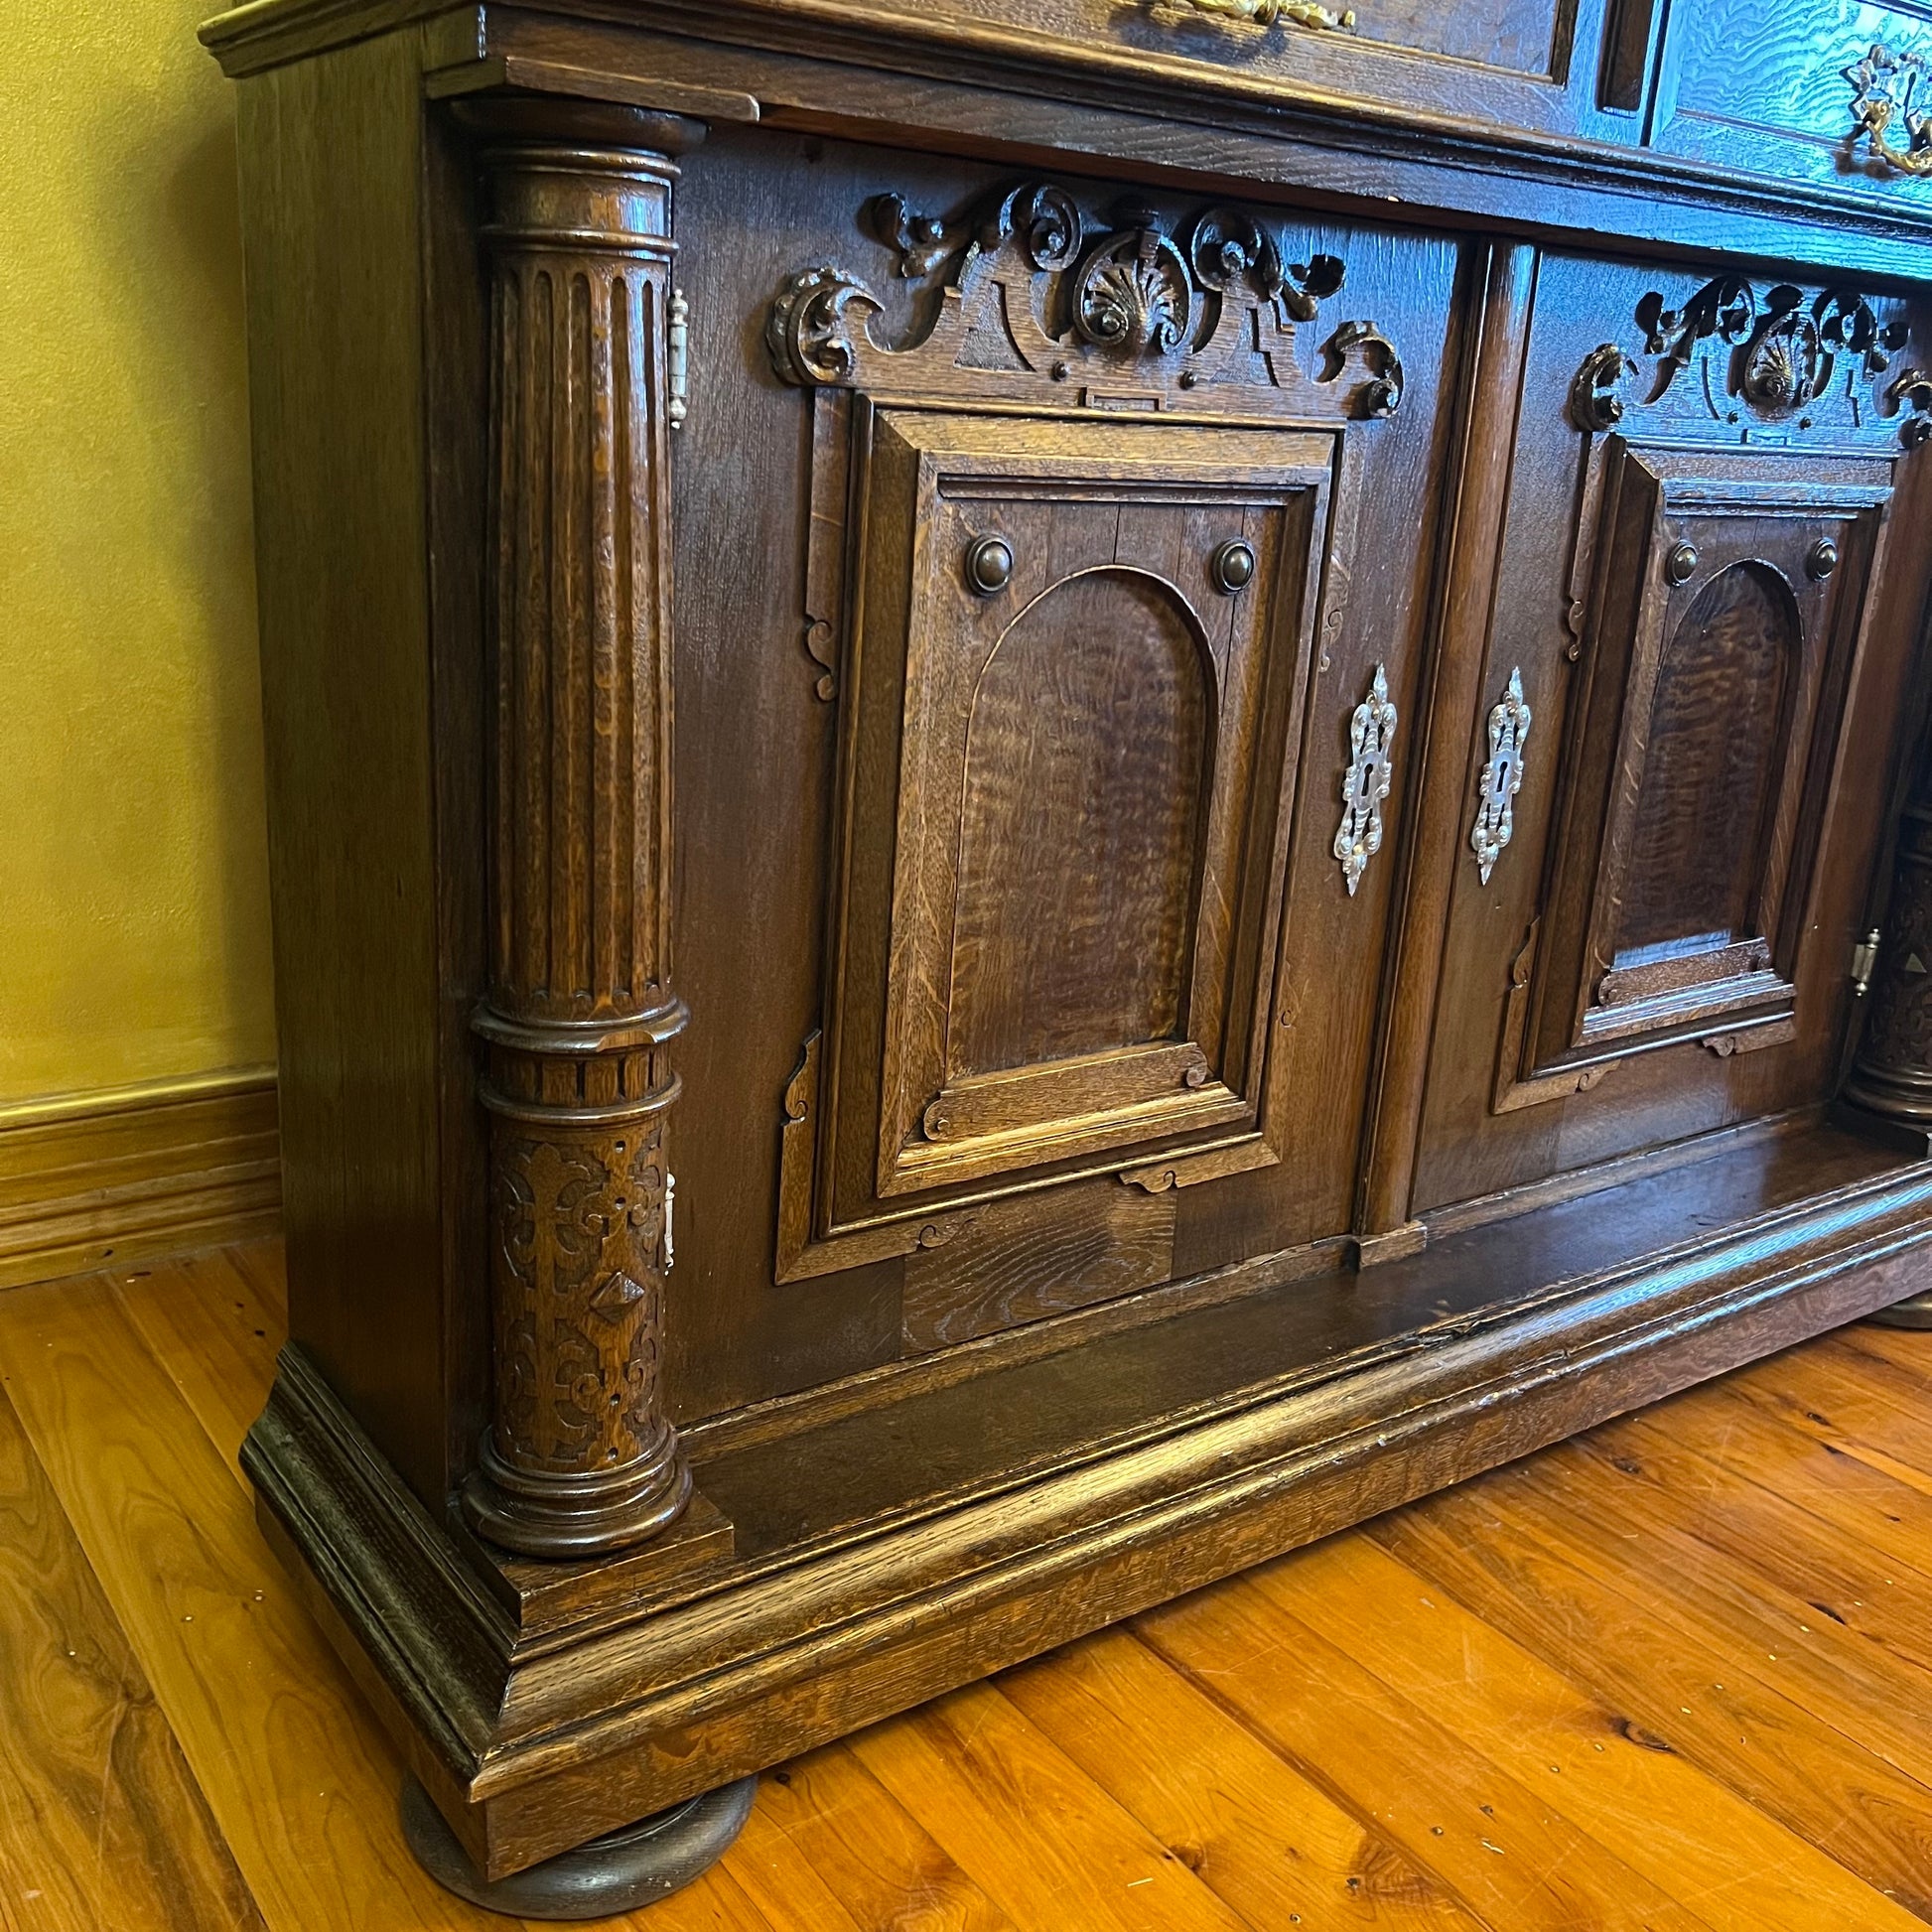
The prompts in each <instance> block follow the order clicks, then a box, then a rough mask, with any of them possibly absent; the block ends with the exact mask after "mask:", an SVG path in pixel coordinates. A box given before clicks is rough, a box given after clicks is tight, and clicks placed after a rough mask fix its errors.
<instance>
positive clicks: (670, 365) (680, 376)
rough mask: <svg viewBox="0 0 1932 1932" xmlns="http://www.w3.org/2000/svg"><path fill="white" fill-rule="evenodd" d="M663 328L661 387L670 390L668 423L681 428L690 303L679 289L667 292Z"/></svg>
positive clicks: (687, 391) (687, 395) (687, 392)
mask: <svg viewBox="0 0 1932 1932" xmlns="http://www.w3.org/2000/svg"><path fill="white" fill-rule="evenodd" d="M668 321H669V327H668V328H667V330H666V331H665V358H664V360H665V386H666V387H667V388H668V390H669V391H670V410H669V415H670V423H671V427H672V428H673V429H682V428H683V427H684V411H685V407H686V405H687V404H688V403H689V402H690V400H691V305H690V303H688V302H687V301H686V300H685V299H684V291H683V290H682V289H673V290H672V291H671V305H670V310H669V315H668Z"/></svg>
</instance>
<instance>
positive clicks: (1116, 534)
mask: <svg viewBox="0 0 1932 1932" xmlns="http://www.w3.org/2000/svg"><path fill="white" fill-rule="evenodd" d="M867 428H868V431H869V433H868V435H867V438H866V441H867V445H868V449H867V457H866V462H865V465H864V469H863V476H862V481H861V484H860V487H861V489H862V491H863V497H864V503H865V508H864V512H863V520H864V527H865V532H866V537H865V555H864V568H863V571H862V575H861V580H860V593H859V600H858V608H859V618H858V625H857V631H856V635H855V638H854V650H853V674H852V676H851V677H850V679H849V682H848V688H847V702H848V703H849V705H850V706H851V718H852V729H851V738H850V741H849V743H848V747H847V770H848V774H849V778H850V785H851V789H850V793H849V798H848V805H847V814H848V816H847V827H846V840H845V851H846V858H845V866H846V872H845V893H844V896H843V900H842V904H841V906H840V922H841V929H840V937H839V958H840V970H839V973H838V978H837V982H836V984H835V987H834V999H833V1002H832V1009H831V1013H830V1016H829V1017H830V1025H829V1026H828V1029H827V1035H828V1040H829V1048H828V1061H829V1064H828V1067H827V1076H828V1077H827V1080H826V1091H827V1094H828V1098H829V1100H830V1103H831V1104H830V1117H829V1120H828V1124H827V1133H828V1136H829V1143H830V1146H831V1148H832V1149H833V1150H834V1153H833V1160H832V1164H831V1172H830V1175H829V1178H830V1181H831V1191H830V1199H829V1203H828V1205H829V1208H830V1213H831V1218H832V1221H833V1222H834V1223H837V1222H840V1221H851V1220H855V1219H863V1218H864V1217H866V1216H867V1215H869V1214H871V1213H874V1212H875V1211H877V1209H878V1208H879V1207H880V1206H881V1204H882V1203H884V1202H887V1201H889V1200H891V1199H892V1198H893V1197H895V1196H900V1195H916V1194H927V1193H930V1192H931V1191H932V1190H934V1189H937V1188H942V1187H946V1186H948V1185H949V1184H952V1183H959V1182H969V1181H988V1180H994V1179H999V1178H1004V1179H1006V1180H1007V1181H1008V1182H1009V1183H1011V1182H1012V1181H1015V1180H1019V1179H1023V1178H1025V1177H1026V1176H1028V1175H1030V1174H1033V1173H1035V1172H1036V1171H1039V1170H1042V1169H1044V1170H1048V1171H1059V1172H1064V1170H1065V1168H1066V1164H1068V1163H1070V1162H1073V1161H1076V1160H1083V1161H1084V1162H1085V1164H1086V1167H1087V1168H1088V1169H1089V1170H1092V1169H1093V1168H1094V1166H1095V1158H1096V1157H1097V1158H1099V1166H1100V1168H1101V1169H1113V1170H1119V1169H1122V1168H1128V1167H1131V1166H1133V1165H1134V1164H1136V1163H1144V1162H1146V1161H1147V1160H1149V1159H1150V1158H1151V1157H1153V1156H1155V1155H1158V1154H1164V1153H1172V1152H1174V1151H1176V1150H1186V1151H1188V1152H1189V1153H1193V1154H1196V1155H1198V1154H1199V1153H1200V1152H1201V1151H1202V1150H1203V1149H1204V1148H1205V1147H1206V1146H1207V1145H1208V1144H1209V1143H1211V1145H1212V1150H1213V1152H1214V1154H1215V1155H1216V1157H1217V1158H1218V1160H1219V1161H1220V1162H1221V1164H1222V1165H1223V1166H1224V1167H1225V1166H1229V1165H1238V1164H1245V1165H1250V1166H1252V1165H1263V1164H1267V1163H1269V1162H1272V1161H1273V1160H1274V1159H1276V1158H1277V1154H1276V1149H1275V1147H1274V1145H1273V1143H1272V1142H1271V1139H1270V1136H1269V1132H1268V1122H1267V1120H1266V1119H1265V1118H1264V1109H1263V1093H1262V1072H1263V1068H1264V1065H1265V1058H1266V1035H1265V1029H1266V1026H1267V1023H1268V1017H1269V1014H1270V1011H1271V1009H1272V1007H1273V1003H1274V983H1275V975H1276V968H1277V961H1278V955H1279V942H1280V926H1281V910H1282V878H1281V872H1282V867H1281V861H1282V856H1283V854H1284V852H1285V850H1286V842H1287V835H1288V813H1289V809H1290V803H1291V798H1292V793H1293V786H1294V780H1295V773H1296V767H1297V763H1298V759H1299V752H1300V738H1301V723H1302V716H1303V711H1304V707H1305V705H1306V703H1307V698H1308V692H1309V685H1310V680H1311V668H1312V664H1313V637H1314V623H1315V616H1316V610H1317V604H1318V599H1319V593H1320V586H1321V571H1322V560H1323V557H1324V556H1325V554H1326V553H1327V551H1328V548H1329V546H1330V541H1331V534H1332V530H1331V525H1332V521H1333V513H1334V512H1333V500H1332V499H1333V494H1334V491H1333V464H1334V459H1335V441H1334V438H1333V437H1332V436H1323V435H1316V434H1308V433H1297V432H1294V431H1275V430H1238V429H1203V428H1190V427H1181V426H1169V425H1159V426H1153V425H1146V424H1141V423H1133V422H1126V423H1107V422H1067V421H1052V420H1045V421H1041V420H1037V419H1030V418H1026V417H1017V416H989V415H968V414H963V413H949V412H946V411H928V410H915V409H906V408H892V409H885V410H881V411H879V412H878V414H877V416H876V418H874V419H872V420H871V421H870V423H869V424H868V426H867Z"/></svg>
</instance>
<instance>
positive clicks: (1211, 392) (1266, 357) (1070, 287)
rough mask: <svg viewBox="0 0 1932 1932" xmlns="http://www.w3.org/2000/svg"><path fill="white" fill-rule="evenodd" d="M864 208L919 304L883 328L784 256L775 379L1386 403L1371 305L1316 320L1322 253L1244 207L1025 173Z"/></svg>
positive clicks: (979, 391)
mask: <svg viewBox="0 0 1932 1932" xmlns="http://www.w3.org/2000/svg"><path fill="white" fill-rule="evenodd" d="M867 213H868V216H869V219H870V226H871V228H872V230H873V232H874V233H875V235H876V236H877V237H878V238H879V239H880V240H881V241H883V242H884V243H885V244H886V245H887V246H888V247H889V248H891V249H892V250H893V252H894V255H895V257H896V268H897V275H898V277H899V278H901V279H903V280H905V281H909V282H913V283H920V284H931V285H933V289H932V292H933V293H935V294H936V298H937V299H936V303H934V304H932V305H931V313H930V315H929V317H928V318H926V319H925V320H924V321H923V322H922V323H921V324H919V325H916V326H915V327H913V328H912V329H911V330H910V331H909V332H908V333H906V334H905V335H903V336H902V337H900V338H899V339H897V340H893V339H891V338H890V337H887V336H884V335H882V334H881V333H880V330H881V324H882V319H883V317H884V316H885V314H886V304H885V303H884V302H882V301H881V299H880V298H879V297H878V296H877V295H875V294H874V293H873V291H872V289H871V288H869V287H868V286H867V285H866V283H865V282H863V281H862V280H860V279H859V278H857V277H856V276H852V275H849V274H847V273H846V272H845V271H844V270H843V269H840V268H837V267H834V266H831V265H829V264H825V265H820V266H817V267H812V268H806V269H802V270H800V271H799V272H798V273H796V274H794V275H793V276H792V277H791V278H790V280H789V281H788V282H787V283H786V284H785V286H784V289H783V290H782V291H781V292H780V294H779V296H778V298H777V300H776V301H775V302H774V304H773V305H772V310H771V315H770V318H769V322H768V325H767V329H766V337H767V341H768V343H769V345H770V349H771V357H772V362H773V364H774V366H775V367H776V369H777V371H778V374H779V376H780V377H781V378H782V379H783V380H785V381H787V382H794V383H799V384H803V385H806V386H828V385H829V386H836V387H849V388H858V389H864V390H867V391H868V392H870V393H875V394H901V395H902V394H906V393H908V392H911V391H918V392H922V393H927V394H932V393H937V394H941V395H946V396H986V397H1009V398H1011V397H1034V396H1037V395H1039V394H1040V393H1041V392H1045V393H1049V394H1056V395H1059V396H1062V397H1064V399H1065V401H1066V402H1067V403H1068V404H1069V406H1071V405H1086V406H1089V407H1095V408H1110V407H1111V408H1122V407H1128V408H1136V407H1138V408H1149V409H1161V408H1170V407H1180V406H1187V407H1199V406H1206V405H1209V404H1211V405H1212V406H1213V407H1214V408H1215V409H1217V410H1220V409H1224V408H1228V407H1232V408H1235V409H1237V410H1239V411H1240V412H1241V413H1266V414H1272V415H1283V414H1316V415H1324V416H1333V415H1337V414H1339V415H1343V416H1354V417H1374V416H1389V415H1393V414H1394V412H1395V410H1396V409H1397V408H1398V407H1399V406H1400V404H1401V401H1402V381H1403V375H1402V360H1401V357H1400V356H1399V355H1398V353H1397V352H1396V349H1395V346H1394V345H1393V344H1391V343H1390V342H1389V341H1388V339H1387V338H1386V337H1385V336H1383V334H1382V333H1381V331H1380V330H1379V329H1378V328H1377V327H1376V325H1375V324H1374V323H1373V322H1371V321H1366V320H1361V319H1356V320H1349V321H1342V322H1339V323H1337V324H1336V325H1335V326H1334V327H1332V328H1330V329H1327V330H1325V331H1324V330H1322V329H1320V328H1319V326H1318V325H1319V321H1320V317H1321V306H1322V304H1323V302H1324V301H1326V300H1327V298H1329V297H1330V296H1333V295H1335V294H1338V293H1339V292H1340V290H1341V287H1342V284H1343V280H1344V276H1345V270H1344V267H1343V264H1342V262H1341V261H1340V260H1339V259H1338V258H1337V257H1336V256H1333V255H1327V254H1320V253H1316V252H1312V251H1310V252H1309V253H1308V258H1307V259H1306V260H1305V261H1296V260H1293V259H1292V258H1291V257H1292V254H1293V252H1294V251H1293V250H1292V249H1291V248H1290V247H1289V246H1288V245H1287V243H1286V241H1285V238H1284V237H1283V236H1282V235H1281V234H1280V233H1279V232H1277V231H1276V230H1274V229H1272V228H1271V227H1269V226H1268V225H1267V224H1265V223H1264V222H1262V221H1261V220H1260V219H1258V218H1257V217H1256V216H1255V215H1253V214H1251V213H1249V212H1248V211H1247V210H1245V209H1242V208H1238V207H1229V206H1226V205H1215V206H1211V207H1204V208H1202V209H1200V210H1199V211H1198V212H1196V213H1195V214H1194V215H1192V216H1191V217H1190V218H1188V219H1186V220H1184V221H1182V222H1179V223H1170V222H1169V221H1168V220H1166V219H1165V218H1164V217H1163V215H1162V214H1161V213H1160V212H1158V211H1157V210H1156V209H1154V208H1152V207H1145V206H1142V205H1140V204H1138V203H1131V202H1129V203H1122V204H1119V205H1117V206H1115V207H1113V208H1112V209H1111V210H1110V212H1109V213H1108V214H1107V215H1106V216H1105V217H1104V218H1103V217H1101V216H1099V215H1097V214H1095V213H1094V212H1092V211H1091V210H1089V209H1087V208H1084V207H1082V206H1081V204H1080V203H1079V202H1078V201H1077V200H1076V199H1075V198H1074V196H1073V195H1072V194H1071V193H1069V192H1068V191H1067V190H1065V189H1063V188H1059V187H1057V186H1054V185H1052V184H1049V183H1029V184H1026V185H1024V186H1022V187H1018V188H1012V189H1008V190H1005V191H1003V192H1002V193H1000V194H999V195H997V196H995V197H993V198H991V199H990V200H987V201H985V202H983V203H980V204H978V205H976V206H975V207H971V208H969V209H968V210H967V211H966V212H965V213H963V214H959V215H955V216H950V217H947V216H938V215H930V214H922V213H918V212H915V211H914V210H913V209H911V208H910V207H908V206H907V204H906V203H905V201H904V200H903V199H902V198H901V197H899V196H897V195H886V196H881V197H880V198H878V200H876V201H875V202H873V203H872V204H870V205H869V207H868V209H867ZM1304 332H1306V340H1305V335H1304Z"/></svg>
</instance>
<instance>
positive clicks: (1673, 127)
mask: <svg viewBox="0 0 1932 1932" xmlns="http://www.w3.org/2000/svg"><path fill="white" fill-rule="evenodd" d="M1928 76H1932V31H1928V29H1927V25H1926V20H1925V16H1924V13H1923V10H1922V9H1920V8H1918V7H1915V6H1913V5H1911V4H1909V0H1908V4H1905V5H1902V6H1881V5H1873V4H1871V0H1781V4H1779V5H1777V6H1768V7H1767V6H1746V5H1742V4H1739V0H1708V3H1707V4H1705V5H1701V6H1696V7H1672V8H1670V9H1669V13H1668V19H1667V22H1666V24H1665V27H1664V33H1663V51H1662V58H1661V60H1660V62H1659V64H1658V80H1657V92H1656V99H1655V101H1654V103H1653V106H1652V110H1651V127H1652V132H1651V137H1650V138H1651V142H1652V145H1653V146H1656V147H1658V148H1661V149H1664V150H1665V151H1666V152H1668V153H1671V154H1676V155H1683V156H1686V157H1688V158H1690V159H1692V160H1695V161H1702V162H1708V163H1712V164H1714V165H1716V166H1719V167H1724V168H1734V169H1737V170H1738V171H1739V172H1741V173H1745V174H1754V175H1762V176H1767V177H1769V178H1771V179H1773V180H1776V181H1781V182H1789V183H1793V184H1799V185H1803V186H1805V187H1808V188H1823V189H1832V190H1837V191H1839V192H1841V193H1843V192H1844V191H1846V190H1848V189H1849V190H1852V191H1854V192H1863V193H1865V194H1868V195H1871V196H1875V197H1882V198H1883V199H1885V200H1887V201H1890V202H1895V203H1897V204H1898V205H1899V207H1900V209H1901V211H1904V210H1906V209H1909V210H1910V211H1911V212H1913V213H1914V214H1918V213H1922V212H1923V207H1924V195H1925V189H1924V185H1923V180H1922V177H1923V174H1924V173H1925V172H1926V171H1927V170H1928V168H1932V150H1928V147H1927V146H1926V145H1925V142H1926V141H1927V139H1928V138H1932V137H1926V136H1922V135H1920V134H1919V133H1918V132H1916V131H1915V128H1914V125H1913V123H1914V122H1916V121H1917V120H1918V118H1919V117H1920V116H1921V115H1922V114H1923V113H1924V111H1925V110H1926V108H1927V107H1928V106H1932V96H1928V93H1927V81H1928Z"/></svg>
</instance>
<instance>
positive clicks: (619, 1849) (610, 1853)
mask: <svg viewBox="0 0 1932 1932" xmlns="http://www.w3.org/2000/svg"><path fill="white" fill-rule="evenodd" d="M758 1788H759V1781H758V1779H757V1778H755V1777H753V1778H740V1779H739V1780H738V1782H737V1783H736V1784H727V1785H722V1786H720V1787H719V1789H718V1790H716V1791H707V1792H706V1793H705V1794H704V1796H703V1797H701V1798H687V1799H686V1800H685V1801H684V1803H683V1804H681V1805H672V1806H671V1807H670V1808H669V1809H668V1810H666V1811H660V1812H658V1813H657V1814H656V1815H655V1816H654V1817H651V1818H645V1819H640V1820H639V1821H638V1822H637V1823H636V1824H634V1825H626V1826H624V1827H623V1829H622V1830H621V1831H616V1832H607V1833H606V1834H605V1835H604V1837H602V1838H594V1839H592V1840H591V1841H590V1843H589V1844H588V1845H580V1846H578V1847H577V1849H576V1850H575V1851H573V1852H564V1853H561V1854H560V1855H559V1856H558V1857H556V1858H554V1859H546V1860H545V1861H544V1862H543V1863H542V1864H533V1865H531V1866H530V1867H529V1869H528V1870H526V1871H518V1872H513V1873H512V1874H511V1875H510V1876H509V1877H507V1878H497V1879H494V1880H491V1879H488V1878H485V1877H484V1876H483V1873H482V1872H481V1871H479V1870H478V1869H477V1866H476V1862H475V1861H474V1860H473V1859H472V1858H471V1857H470V1854H469V1853H468V1852H466V1851H465V1850H464V1849H463V1847H462V1845H461V1844H460V1843H458V1840H457V1836H456V1834H455V1833H454V1832H453V1831H451V1830H450V1828H449V1826H448V1824H446V1823H445V1822H444V1818H443V1814H442V1813H441V1812H440V1811H438V1810H437V1809H436V1805H435V1803H434V1802H433V1800H432V1799H431V1798H430V1795H429V1793H428V1792H427V1791H425V1790H424V1789H423V1787H422V1786H421V1785H420V1784H418V1783H417V1781H416V1780H415V1779H414V1778H413V1777H410V1776H408V1775H406V1774H405V1776H404V1778H403V1786H402V1830H403V1836H404V1837H405V1838H406V1839H407V1840H408V1841H409V1849H410V1851H412V1852H413V1853H414V1854H415V1855H416V1860H417V1863H419V1864H421V1865H422V1867H423V1869H424V1870H425V1871H427V1872H428V1873H429V1875H430V1876H431V1877H432V1878H434V1879H435V1880H436V1882H437V1883H438V1884H440V1885H446V1886H448V1887H449V1889H450V1890H451V1891H453V1892H455V1893H456V1894H457V1896H458V1897H459V1898H467V1899H468V1900H469V1901H470V1903H471V1904H473V1905H481V1906H483V1909H484V1910H485V1911H490V1912H502V1913H505V1914H506V1915H508V1916H509V1917H511V1918H534V1919H593V1918H615V1917H617V1916H618V1915H619V1914H620V1913H622V1912H634V1911H635V1910H636V1909H637V1908H638V1907H639V1906H640V1905H649V1904H651V1903H652V1902H653V1901H654V1900H656V1899H659V1898H666V1897H668V1896H669V1895H670V1894H671V1893H672V1892H674V1891H677V1890H679V1889H680V1888H681V1887H683V1886H685V1885H688V1884H689V1883H690V1882H691V1881H692V1879H694V1878H697V1877H701V1876H702V1875H703V1874H704V1873H705V1872H706V1871H708V1870H709V1869H710V1868H711V1867H712V1866H713V1865H714V1864H716V1863H718V1861H719V1860H720V1859H722V1858H723V1857H724V1856H725V1854H726V1853H727V1852H728V1851H729V1850H730V1849H731V1845H732V1841H733V1840H734V1839H736V1838H737V1837H738V1835H739V1833H740V1832H741V1831H743V1830H744V1829H745V1821H746V1819H748V1818H749V1817H751V1815H752V1804H753V1801H754V1800H755V1799H756V1798H757V1796H758Z"/></svg>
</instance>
